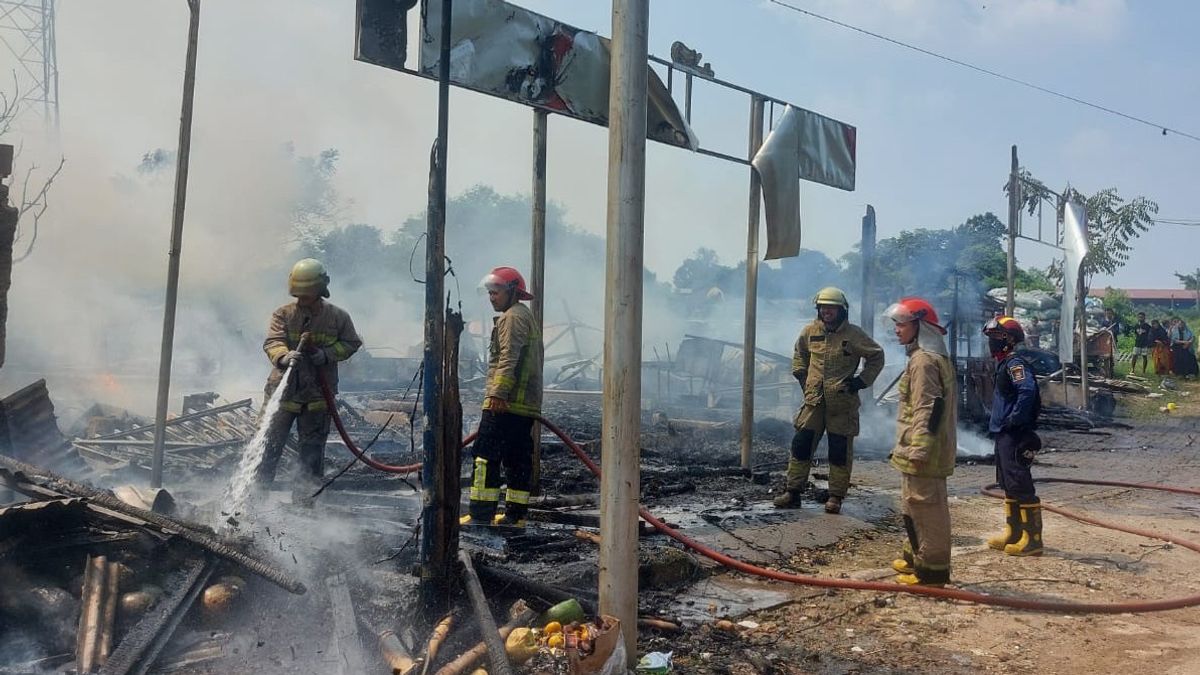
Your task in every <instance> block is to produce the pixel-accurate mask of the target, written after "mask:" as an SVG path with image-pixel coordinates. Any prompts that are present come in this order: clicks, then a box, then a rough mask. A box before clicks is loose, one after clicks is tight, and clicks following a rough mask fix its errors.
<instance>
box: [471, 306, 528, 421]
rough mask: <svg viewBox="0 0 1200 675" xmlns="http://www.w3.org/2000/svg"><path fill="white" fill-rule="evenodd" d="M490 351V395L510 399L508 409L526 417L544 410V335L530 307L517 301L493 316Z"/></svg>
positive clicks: (488, 405)
mask: <svg viewBox="0 0 1200 675" xmlns="http://www.w3.org/2000/svg"><path fill="white" fill-rule="evenodd" d="M493 322H494V325H493V327H492V342H491V346H490V349H489V354H488V373H487V388H486V389H485V390H484V396H485V397H486V398H485V399H484V402H483V408H484V409H485V410H487V409H488V408H490V404H489V403H488V401H487V398H492V397H495V398H501V399H504V400H506V401H508V412H511V413H513V414H516V415H523V416H525V417H533V416H534V415H540V414H541V412H542V336H541V334H540V333H539V331H538V327H537V321H536V320H534V317H533V311H532V310H530V309H529V307H527V306H525V305H523V304H521V303H519V302H517V303H513V306H512V307H509V308H508V309H506V310H504V312H503V313H502V314H501V315H500V316H498V317H496V318H495V319H493Z"/></svg>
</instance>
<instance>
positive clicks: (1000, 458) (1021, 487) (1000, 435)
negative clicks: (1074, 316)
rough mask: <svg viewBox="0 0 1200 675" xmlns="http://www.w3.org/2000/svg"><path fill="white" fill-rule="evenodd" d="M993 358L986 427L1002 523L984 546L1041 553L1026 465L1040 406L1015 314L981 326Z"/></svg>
mask: <svg viewBox="0 0 1200 675" xmlns="http://www.w3.org/2000/svg"><path fill="white" fill-rule="evenodd" d="M983 334H984V335H986V336H987V339H988V349H989V350H990V351H991V353H992V356H993V357H994V358H995V359H996V377H995V387H994V394H993V396H992V415H991V420H990V421H989V422H988V431H989V432H990V433H991V434H993V437H994V438H995V453H996V480H997V482H999V483H1000V487H1001V488H1002V489H1003V490H1004V516H1005V528H1004V532H1003V534H1000V535H997V536H995V537H992V538H991V539H988V546H989V547H990V548H993V549H995V550H997V551H1003V552H1004V553H1006V554H1008V555H1016V556H1024V555H1041V554H1042V506H1041V503H1040V502H1039V500H1038V496H1037V492H1036V490H1035V489H1034V486H1033V476H1032V475H1031V474H1030V472H1029V467H1030V466H1031V465H1032V464H1033V457H1034V454H1035V453H1036V452H1037V451H1038V450H1040V449H1041V447H1042V441H1041V439H1040V438H1038V435H1037V432H1036V431H1035V430H1036V429H1037V420H1038V415H1039V414H1040V413H1041V409H1042V399H1041V395H1040V393H1039V392H1038V385H1037V379H1036V378H1035V377H1034V374H1033V369H1032V368H1031V367H1030V364H1029V362H1028V361H1027V360H1026V359H1025V358H1024V357H1023V356H1021V355H1020V354H1019V353H1017V352H1016V351H1015V350H1016V346H1017V345H1019V344H1021V343H1022V342H1024V341H1025V331H1024V330H1022V328H1021V324H1020V323H1019V322H1017V320H1016V319H1014V318H1012V317H1009V316H1002V317H999V318H995V319H992V320H991V321H988V322H987V325H985V326H984V327H983Z"/></svg>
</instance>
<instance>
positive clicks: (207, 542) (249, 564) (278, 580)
mask: <svg viewBox="0 0 1200 675" xmlns="http://www.w3.org/2000/svg"><path fill="white" fill-rule="evenodd" d="M0 479H3V480H4V481H5V482H7V483H8V484H9V485H10V486H11V487H12V488H13V489H15V490H23V486H25V485H27V484H29V483H33V484H35V485H37V486H38V489H39V490H45V489H49V490H51V491H53V492H56V493H58V494H57V495H55V496H64V495H70V496H75V497H86V498H87V499H88V500H90V501H92V502H93V503H95V504H97V505H100V506H102V507H104V508H106V509H109V510H111V511H115V512H117V513H120V514H123V515H126V516H132V517H134V518H137V519H139V520H142V521H144V522H145V523H146V524H147V525H153V526H154V527H156V528H159V529H161V530H163V531H164V532H166V533H168V534H172V535H176V536H178V537H179V538H181V539H184V540H185V541H187V542H189V543H191V544H194V545H196V546H199V547H201V548H203V549H205V550H207V551H209V552H211V553H214V554H216V555H218V556H220V557H222V558H224V559H226V560H228V561H230V562H232V563H234V564H236V565H239V566H241V567H243V568H245V569H247V570H249V571H251V572H253V573H255V574H257V575H259V576H261V577H263V578H264V579H267V580H268V581H270V582H272V583H274V584H276V585H278V586H280V587H281V588H283V589H285V590H288V591H290V592H292V593H297V594H299V593H303V592H304V591H305V588H304V584H303V583H301V582H300V580H299V579H296V578H295V577H293V576H292V575H290V574H288V573H287V572H285V571H283V570H281V569H279V568H278V567H275V566H274V565H271V564H269V563H266V562H264V561H262V560H258V559H256V558H253V557H251V556H250V555H247V554H246V553H243V552H242V551H241V550H240V549H239V548H238V547H237V545H236V544H235V543H233V542H231V541H226V540H224V539H222V538H221V537H218V536H216V535H214V534H210V533H208V532H205V531H203V529H202V526H200V525H197V524H194V523H189V522H187V521H184V520H180V519H178V518H171V517H168V516H164V515H162V514H159V513H154V512H153V511H147V510H146V509H140V508H138V507H136V506H130V505H129V504H126V503H125V502H123V501H121V500H120V499H117V498H116V497H115V496H113V495H112V494H111V493H109V492H106V491H102V490H97V489H96V488H93V487H90V486H87V485H84V484H82V483H76V482H75V481H72V480H68V479H66V478H63V477H61V476H57V475H55V474H53V473H51V472H49V471H46V470H45V469H41V468H39V467H36V466H33V465H30V464H26V463H24V462H19V461H17V460H15V459H12V458H11V457H4V456H2V455H0Z"/></svg>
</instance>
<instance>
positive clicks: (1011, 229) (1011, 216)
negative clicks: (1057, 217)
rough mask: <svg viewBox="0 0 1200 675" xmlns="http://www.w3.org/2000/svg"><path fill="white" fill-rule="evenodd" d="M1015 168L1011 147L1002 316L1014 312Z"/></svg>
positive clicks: (1017, 215)
mask: <svg viewBox="0 0 1200 675" xmlns="http://www.w3.org/2000/svg"><path fill="white" fill-rule="evenodd" d="M1018 171H1019V169H1018V167H1017V146H1015V145H1014V146H1012V169H1011V170H1010V172H1009V174H1008V274H1007V275H1006V276H1007V280H1008V294H1007V295H1006V296H1005V301H1004V315H1005V316H1012V315H1013V312H1014V311H1016V304H1017V302H1016V293H1017V291H1016V287H1017V221H1018V220H1020V218H1021V177H1020V175H1019V174H1018Z"/></svg>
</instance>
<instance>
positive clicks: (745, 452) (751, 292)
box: [687, 77, 764, 469]
mask: <svg viewBox="0 0 1200 675" xmlns="http://www.w3.org/2000/svg"><path fill="white" fill-rule="evenodd" d="M687 81H688V85H689V87H690V86H691V83H692V78H691V77H688V80H687ZM688 100H689V102H690V101H691V98H690V97H689V99H688ZM763 107H764V106H763V99H762V98H760V97H758V96H753V97H751V99H750V150H749V152H747V153H746V156H747V158H748V159H751V160H753V159H754V155H756V154H757V153H758V149H759V148H760V147H762V141H763ZM761 192H762V178H761V177H760V176H759V175H758V171H756V170H755V169H754V167H753V166H751V167H750V207H749V216H748V217H747V228H746V305H745V316H744V319H743V321H742V336H743V337H742V439H741V447H742V468H743V469H749V468H750V458H751V455H752V454H753V447H754V363H755V362H754V354H755V351H756V349H757V346H758V345H757V337H758V230H759V206H760V205H761V203H762V200H761V198H760V197H759V194H760V193H761Z"/></svg>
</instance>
